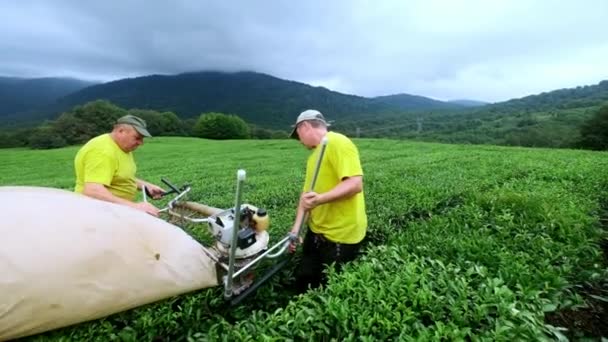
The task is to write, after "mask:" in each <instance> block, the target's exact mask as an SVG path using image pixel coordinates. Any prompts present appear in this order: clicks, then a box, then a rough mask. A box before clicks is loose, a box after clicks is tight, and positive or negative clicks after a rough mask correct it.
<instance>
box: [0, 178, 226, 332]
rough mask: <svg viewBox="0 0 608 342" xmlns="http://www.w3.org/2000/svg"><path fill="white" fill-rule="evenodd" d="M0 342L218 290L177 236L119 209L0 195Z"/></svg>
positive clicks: (0, 191)
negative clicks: (172, 297)
mask: <svg viewBox="0 0 608 342" xmlns="http://www.w3.org/2000/svg"><path fill="white" fill-rule="evenodd" d="M0 208H2V218H1V221H0V341H3V340H7V339H12V338H16V337H21V336H27V335H32V334H36V333H40V332H44V331H48V330H51V329H56V328H59V327H64V326H67V325H71V324H75V323H79V322H83V321H88V320H92V319H97V318H101V317H104V316H107V315H110V314H113V313H116V312H120V311H124V310H127V309H130V308H133V307H137V306H140V305H144V304H147V303H151V302H154V301H157V300H160V299H164V298H168V297H170V296H174V295H177V294H182V293H186V292H189V291H193V290H198V289H202V288H207V287H212V286H216V285H218V280H217V276H216V269H215V265H214V263H213V261H212V260H211V259H210V258H209V257H207V256H206V254H205V253H204V252H203V250H202V248H201V245H200V244H199V243H198V242H196V241H195V240H194V239H192V238H191V237H190V236H189V235H187V234H186V233H185V232H184V231H182V230H181V229H180V228H179V227H177V226H174V225H171V224H169V223H167V222H166V221H163V220H161V219H159V218H155V217H153V216H151V215H148V214H146V213H144V212H140V211H137V210H134V209H131V208H129V207H126V206H122V205H116V204H111V203H108V202H104V201H100V200H95V199H91V198H88V197H85V196H83V195H79V194H75V193H73V192H69V191H64V190H59V189H51V188H40V187H0Z"/></svg>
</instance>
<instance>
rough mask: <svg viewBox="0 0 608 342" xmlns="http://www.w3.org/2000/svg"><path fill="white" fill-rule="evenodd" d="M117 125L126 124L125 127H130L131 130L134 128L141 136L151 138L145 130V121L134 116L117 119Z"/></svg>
mask: <svg viewBox="0 0 608 342" xmlns="http://www.w3.org/2000/svg"><path fill="white" fill-rule="evenodd" d="M116 123H117V124H126V125H131V126H133V128H135V130H136V131H137V132H138V133H139V134H141V135H143V136H144V137H151V136H152V135H151V134H150V132H148V129H147V127H148V126H147V125H146V121H145V120H144V119H142V118H140V117H137V116H135V115H131V114H129V115H125V116H123V117H121V118H119V119H118V120H116Z"/></svg>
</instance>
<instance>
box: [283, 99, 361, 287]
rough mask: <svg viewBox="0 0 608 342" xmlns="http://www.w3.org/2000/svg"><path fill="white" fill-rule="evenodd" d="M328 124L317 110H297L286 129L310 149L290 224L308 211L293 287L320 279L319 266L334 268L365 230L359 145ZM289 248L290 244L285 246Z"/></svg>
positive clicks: (354, 250)
mask: <svg viewBox="0 0 608 342" xmlns="http://www.w3.org/2000/svg"><path fill="white" fill-rule="evenodd" d="M329 126H330V123H329V122H327V121H326V120H325V117H324V116H323V114H322V113H321V112H319V111H318V110H314V109H309V110H305V111H303V112H302V113H300V115H299V116H298V118H297V120H296V123H295V124H294V125H293V131H292V132H291V135H290V137H291V138H295V139H298V140H299V141H300V142H301V143H302V144H303V145H304V146H305V147H306V148H308V149H310V150H311V151H312V152H311V154H310V155H309V157H308V161H307V166H306V178H305V182H304V186H303V192H302V194H301V196H300V201H299V203H298V209H297V212H296V219H295V222H294V225H293V228H292V230H291V232H292V233H294V234H296V235H297V234H298V233H299V228H300V226H299V222H301V220H302V218H303V217H305V214H306V213H308V222H305V223H306V224H307V225H308V231H307V232H306V236H305V238H304V243H303V245H302V262H301V265H300V267H299V269H298V270H297V272H296V287H297V289H298V290H299V291H300V292H303V291H305V290H306V289H307V288H309V287H313V288H314V287H317V286H319V285H323V284H325V282H326V279H325V275H324V273H323V268H324V267H326V266H328V265H330V264H332V263H335V267H336V270H337V271H340V270H341V267H342V265H343V264H344V263H346V262H349V261H352V260H354V259H355V258H356V257H357V254H358V252H359V248H360V245H361V241H362V240H363V238H364V237H365V234H366V230H367V215H366V212H365V198H364V194H363V170H362V168H361V162H360V160H359V151H358V149H357V147H356V146H355V145H354V143H353V142H352V141H351V140H350V139H349V138H347V137H346V136H344V135H342V134H340V133H337V132H328V131H327V127H329ZM324 137H325V138H327V141H328V142H327V145H326V149H325V152H324V154H323V158H322V161H321V164H320V167H319V170H318V176H317V180H316V183H315V187H314V189H313V190H312V191H310V185H311V183H312V178H313V177H314V171H315V168H316V163H317V160H318V158H319V154H320V148H318V146H319V145H320V143H321V142H322V140H323V138H324ZM294 249H295V244H292V246H291V251H292V252H293V251H294Z"/></svg>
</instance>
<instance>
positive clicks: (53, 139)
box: [28, 125, 67, 149]
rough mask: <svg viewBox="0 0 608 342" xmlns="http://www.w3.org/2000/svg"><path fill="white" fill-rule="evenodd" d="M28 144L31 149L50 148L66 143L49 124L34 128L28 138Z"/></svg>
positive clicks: (62, 145)
mask: <svg viewBox="0 0 608 342" xmlns="http://www.w3.org/2000/svg"><path fill="white" fill-rule="evenodd" d="M28 143H29V146H30V147H31V148H33V149H51V148H59V147H64V146H66V145H67V142H66V141H65V139H64V138H63V137H62V136H61V134H60V133H59V132H58V131H57V130H56V129H55V127H53V126H51V125H44V126H40V127H38V128H36V129H35V130H34V131H33V132H32V135H31V136H30V138H29V141H28Z"/></svg>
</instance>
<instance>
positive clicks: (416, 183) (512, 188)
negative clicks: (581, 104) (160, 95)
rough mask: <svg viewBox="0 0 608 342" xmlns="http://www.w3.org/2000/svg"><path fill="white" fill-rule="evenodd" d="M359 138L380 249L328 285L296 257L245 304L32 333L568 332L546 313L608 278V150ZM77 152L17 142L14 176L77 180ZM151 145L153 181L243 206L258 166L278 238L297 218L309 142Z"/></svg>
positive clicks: (194, 305)
mask: <svg viewBox="0 0 608 342" xmlns="http://www.w3.org/2000/svg"><path fill="white" fill-rule="evenodd" d="M355 142H356V143H357V146H358V147H359V149H360V153H361V159H362V164H363V168H364V172H365V174H366V176H365V193H366V206H367V212H368V221H369V230H368V235H367V238H366V240H365V243H364V251H363V252H364V253H363V254H364V255H363V256H362V257H361V258H359V259H358V260H357V261H356V262H354V263H352V264H350V265H348V266H347V267H346V268H345V269H344V271H343V272H342V273H340V274H336V273H335V272H333V269H331V268H330V269H329V270H328V273H329V279H330V281H329V284H328V286H326V287H325V288H320V289H317V290H315V291H310V292H308V293H306V294H303V295H300V296H293V295H292V292H291V291H290V283H291V281H293V277H292V274H293V273H292V272H293V266H294V265H293V264H290V265H288V266H287V268H286V269H285V270H284V271H282V272H280V273H279V274H277V275H276V276H275V277H274V278H273V279H271V281H270V282H269V283H268V284H266V285H265V286H263V287H262V288H260V289H258V291H257V292H256V293H255V294H254V295H252V297H251V298H249V299H247V300H246V301H244V302H243V303H242V305H240V306H238V307H235V308H228V307H227V306H226V304H225V303H224V301H223V299H222V289H221V288H212V289H205V290H202V291H197V292H195V293H191V294H187V295H183V296H179V297H175V298H168V299H166V300H162V301H159V302H157V303H153V304H150V305H146V306H143V307H140V308H137V309H133V310H129V311H126V312H123V313H119V314H115V315H112V316H110V317H106V318H103V319H99V320H95V321H91V322H86V323H82V324H78V325H75V326H72V327H66V328H63V329H58V330H55V331H51V332H48V333H44V334H40V335H37V336H33V337H31V338H28V339H26V340H32V341H47V340H66V341H67V340H87V341H106V340H129V341H152V340H160V339H163V340H171V341H186V340H188V341H207V340H211V341H216V340H225V341H258V340H314V341H323V340H326V341H330V340H339V341H355V340H357V341H358V340H425V341H426V340H487V341H504V340H513V341H521V340H525V341H538V340H554V339H555V338H556V336H557V334H558V331H557V330H556V329H555V328H551V327H549V326H547V325H545V324H546V315H548V314H550V313H553V312H556V310H561V309H568V308H569V309H574V308H576V307H577V306H581V305H583V304H584V300H583V298H581V297H580V296H579V295H577V294H576V293H575V292H574V290H575V289H576V288H577V287H579V285H580V284H598V283H601V282H602V281H603V282H606V281H608V274H607V273H606V269H605V266H604V264H602V262H603V256H602V253H601V249H600V247H599V245H598V242H599V241H601V239H602V238H605V237H606V233H605V232H604V231H603V230H602V228H601V221H600V220H601V219H602V217H601V216H600V215H605V214H602V206H605V205H606V203H607V202H608V178H607V175H606V172H605V170H606V169H608V158H606V154H605V153H603V152H600V153H598V152H590V151H574V150H548V149H525V148H508V147H497V146H463V145H441V144H431V143H414V142H405V141H396V140H375V139H357V140H355ZM176 151H177V152H178V153H176ZM75 153H76V147H69V148H63V149H56V150H50V151H26V150H17V149H15V150H8V149H6V150H2V151H0V159H1V160H3V162H4V163H3V166H4V167H5V170H6V172H3V173H0V184H11V185H19V184H22V185H26V184H27V185H42V186H53V187H58V188H64V189H72V188H73V181H74V177H73V170H72V161H73V156H74V154H75ZM135 153H136V154H137V159H138V170H140V171H139V172H140V176H141V177H142V178H144V179H147V180H150V181H156V182H158V180H159V179H160V178H161V177H167V176H168V177H169V178H170V179H171V180H172V181H174V182H175V183H177V184H182V183H185V182H188V183H190V184H191V185H192V186H193V191H192V193H191V194H190V195H189V199H190V200H193V201H199V202H201V203H205V204H208V205H211V206H215V207H227V206H230V205H232V204H233V196H234V176H235V172H236V170H237V169H238V168H244V169H245V170H246V171H247V181H246V183H245V184H246V185H245V186H246V188H245V192H244V198H243V200H244V201H246V202H248V203H252V204H254V205H260V206H264V207H266V208H267V209H268V212H269V215H270V217H271V226H270V228H269V233H270V235H271V243H273V242H275V241H278V239H279V238H281V237H283V236H284V234H286V232H287V231H288V230H289V228H290V227H291V224H292V223H293V222H292V221H293V219H294V216H295V213H294V208H295V207H296V204H297V199H298V195H299V192H300V187H301V186H300V185H301V184H302V182H303V178H304V170H303V165H304V164H303V163H304V161H305V158H306V156H307V155H308V153H309V152H308V151H306V150H305V149H304V148H302V147H301V146H300V145H299V144H298V143H297V142H295V141H292V140H283V141H259V140H256V141H253V140H249V141H213V140H206V141H202V140H201V139H191V138H157V139H153V140H151V141H150V142H149V143H146V144H145V145H144V146H142V147H141V149H138V150H137V151H136V152H135ZM226 156H230V158H226ZM41 165H44V166H43V167H41ZM22 170H29V171H30V172H22ZM159 205H160V204H159ZM604 208H605V207H604ZM604 210H605V209H604ZM604 219H605V218H604ZM298 253H299V252H298ZM298 256H299V254H296V255H295V257H296V258H297V257H298ZM572 333H574V332H572Z"/></svg>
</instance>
